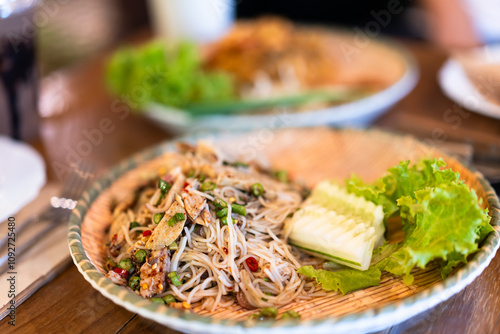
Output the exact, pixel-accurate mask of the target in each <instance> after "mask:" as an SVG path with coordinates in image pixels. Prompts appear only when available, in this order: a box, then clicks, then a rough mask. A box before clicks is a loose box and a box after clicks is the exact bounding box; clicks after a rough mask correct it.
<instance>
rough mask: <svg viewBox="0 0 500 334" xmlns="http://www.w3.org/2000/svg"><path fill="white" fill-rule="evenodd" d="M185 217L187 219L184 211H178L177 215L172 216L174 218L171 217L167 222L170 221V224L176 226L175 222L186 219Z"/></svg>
mask: <svg viewBox="0 0 500 334" xmlns="http://www.w3.org/2000/svg"><path fill="white" fill-rule="evenodd" d="M184 219H186V218H185V217H184V214H183V213H180V212H178V213H176V214H175V215H173V216H172V218H170V219H169V220H168V221H167V223H168V226H170V227H172V226H174V225H175V224H177V223H178V222H180V221H182V220H184Z"/></svg>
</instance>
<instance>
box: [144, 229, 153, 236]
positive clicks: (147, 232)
mask: <svg viewBox="0 0 500 334" xmlns="http://www.w3.org/2000/svg"><path fill="white" fill-rule="evenodd" d="M151 233H152V232H151V230H146V231H144V232H142V236H143V237H147V236H148V235H151Z"/></svg>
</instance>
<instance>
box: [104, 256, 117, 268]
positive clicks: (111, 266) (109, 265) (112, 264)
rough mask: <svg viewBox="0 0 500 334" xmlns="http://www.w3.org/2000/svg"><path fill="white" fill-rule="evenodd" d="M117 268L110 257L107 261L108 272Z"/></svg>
mask: <svg viewBox="0 0 500 334" xmlns="http://www.w3.org/2000/svg"><path fill="white" fill-rule="evenodd" d="M116 267H117V265H116V262H115V261H113V259H111V258H110V257H108V258H107V259H106V268H108V270H111V269H114V268H116Z"/></svg>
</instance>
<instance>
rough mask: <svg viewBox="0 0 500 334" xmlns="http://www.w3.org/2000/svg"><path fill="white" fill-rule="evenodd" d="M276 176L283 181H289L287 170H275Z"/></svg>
mask: <svg viewBox="0 0 500 334" xmlns="http://www.w3.org/2000/svg"><path fill="white" fill-rule="evenodd" d="M274 177H275V178H276V179H277V180H278V181H280V182H283V183H288V181H289V180H288V173H287V171H286V170H277V171H275V172H274Z"/></svg>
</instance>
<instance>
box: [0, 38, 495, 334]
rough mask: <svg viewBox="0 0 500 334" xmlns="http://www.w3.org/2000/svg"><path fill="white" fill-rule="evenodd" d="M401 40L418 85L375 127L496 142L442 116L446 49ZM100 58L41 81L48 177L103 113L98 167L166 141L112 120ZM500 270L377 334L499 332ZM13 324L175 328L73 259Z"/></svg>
mask: <svg viewBox="0 0 500 334" xmlns="http://www.w3.org/2000/svg"><path fill="white" fill-rule="evenodd" d="M405 44H406V45H407V46H408V47H409V48H410V50H411V51H412V52H413V53H414V55H415V56H416V58H417V60H418V62H419V64H420V69H421V79H420V82H419V84H418V86H417V87H416V89H415V90H414V91H413V92H412V93H411V94H410V95H409V96H408V97H407V98H405V99H404V100H403V101H402V102H400V103H399V104H398V105H396V106H395V107H394V108H392V109H391V110H390V111H389V112H388V113H387V114H385V115H384V116H383V117H382V118H380V119H379V120H377V122H376V123H375V126H378V127H381V128H384V129H388V130H391V131H400V132H407V133H413V134H416V135H418V136H420V137H424V138H430V139H431V141H434V142H435V143H438V144H439V143H440V142H441V141H442V140H443V138H444V137H445V136H446V140H445V141H450V140H467V139H468V140H472V141H473V142H475V143H481V144H485V145H488V144H491V143H495V144H500V120H495V119H491V118H487V117H483V116H480V115H477V114H474V113H469V112H466V113H465V114H464V115H467V116H466V117H463V118H462V120H461V122H460V124H457V122H456V121H454V122H450V121H449V119H448V118H447V117H446V115H445V113H446V111H447V110H448V109H453V106H454V104H453V102H452V101H450V100H448V99H447V98H446V97H445V96H444V95H443V94H442V93H441V90H440V89H439V87H438V84H437V81H436V73H437V71H438V69H439V67H440V65H441V64H442V63H443V61H444V60H445V59H446V54H445V53H444V52H442V51H439V50H437V49H435V48H434V47H432V46H430V45H428V44H425V43H417V42H405ZM104 59H105V58H104V57H97V58H95V59H93V60H91V61H89V62H86V63H84V64H81V65H79V66H77V67H75V68H72V69H71V70H68V71H66V72H64V73H62V74H60V75H58V76H57V77H55V78H54V77H53V78H52V79H53V80H51V81H50V82H49V81H46V82H44V85H45V86H44V88H48V89H49V90H52V91H51V92H52V93H54V92H55V93H56V94H55V96H56V100H55V101H56V102H57V103H55V104H54V105H50V103H53V102H54V101H50V100H49V101H47V103H48V104H49V105H50V107H49V109H52V110H53V109H54V108H55V109H56V110H59V111H61V112H62V113H61V114H60V115H55V116H52V117H50V118H46V119H44V120H43V122H42V130H41V140H40V142H37V143H35V146H36V147H37V148H38V149H39V150H40V151H41V152H42V153H43V154H44V156H45V157H46V161H47V166H48V171H49V178H50V179H57V178H58V173H56V172H55V170H54V167H55V166H56V165H58V163H59V164H62V165H65V164H66V165H67V158H68V156H71V150H72V149H73V150H74V149H75V148H76V147H77V145H78V143H79V142H81V141H82V140H83V139H85V131H87V132H91V131H92V130H93V129H98V128H99V122H101V121H102V119H104V118H109V119H110V121H111V122H112V125H113V130H112V131H110V133H105V134H103V138H102V141H101V142H98V141H96V143H97V144H96V145H94V146H93V147H92V149H91V150H90V152H85V153H86V154H87V153H88V154H87V155H86V156H85V157H82V158H84V159H86V160H91V161H93V162H94V163H95V164H96V165H97V166H98V167H99V170H100V171H101V172H102V171H105V170H106V169H107V168H109V167H110V166H112V165H114V164H115V163H117V162H118V161H120V160H121V159H124V158H125V157H127V156H129V155H130V154H132V153H134V152H137V151H139V150H141V149H143V148H146V147H148V146H151V145H153V144H155V143H158V142H160V141H163V140H166V139H169V138H172V136H171V135H169V134H167V133H165V132H164V131H163V130H161V129H160V128H159V127H158V126H156V125H155V124H152V123H151V122H149V121H147V120H146V119H144V118H142V117H140V116H138V115H134V114H127V115H125V116H124V117H122V118H123V119H121V118H120V117H119V116H120V115H121V116H123V114H121V113H117V112H116V110H117V105H116V104H114V103H116V102H113V98H111V97H110V96H108V95H107V94H106V93H105V89H104V84H103V82H102V77H103V68H104ZM47 94H49V93H47ZM72 159H75V158H74V156H73V158H72ZM59 174H60V173H59ZM63 177H64V175H63ZM499 274H500V256H497V257H496V258H495V259H494V260H493V262H492V263H491V264H490V266H489V267H488V268H487V269H486V270H485V271H484V272H483V274H482V275H481V276H480V277H479V278H477V279H476V280H475V281H474V282H473V283H472V284H471V285H469V286H468V287H467V288H466V289H465V290H463V291H462V292H460V293H459V294H457V295H455V296H454V297H452V298H450V299H449V300H447V301H445V302H443V303H441V304H440V305H438V306H436V307H434V308H433V309H431V310H430V311H428V312H425V313H424V314H421V315H419V316H416V317H414V318H412V319H410V320H408V321H406V322H404V323H402V324H399V325H396V326H394V327H391V328H388V329H387V330H385V331H383V332H384V333H385V332H387V333H500V279H498V276H499ZM16 321H17V325H16V327H15V329H16V330H18V331H19V332H20V333H25V332H26V333H30V332H39V333H55V332H68V333H78V332H92V333H113V332H116V333H118V332H120V333H136V332H151V333H174V331H172V330H170V329H168V328H166V327H163V326H161V325H158V324H157V323H155V322H153V321H151V320H148V319H144V318H142V317H140V316H138V315H136V314H133V313H130V312H128V311H127V310H125V309H124V308H122V307H120V306H117V305H115V304H113V303H112V302H111V301H109V300H108V299H106V298H105V297H103V296H102V295H101V294H100V293H99V292H97V291H96V290H94V289H93V288H92V287H91V286H90V284H89V283H87V282H86V281H85V280H84V279H83V277H82V276H81V275H80V273H79V272H78V270H77V269H76V267H75V266H74V265H72V264H68V267H67V269H65V270H64V271H63V272H62V274H60V275H59V276H58V277H56V278H55V279H54V280H53V281H52V282H50V283H48V284H47V285H45V286H44V287H43V288H41V289H40V290H39V291H38V292H36V293H35V294H34V295H33V296H32V297H31V298H30V299H28V300H27V301H26V302H25V303H23V304H22V305H20V306H19V307H18V309H17V318H16ZM13 330H14V328H13V327H12V326H9V325H8V324H7V321H6V320H5V319H4V320H3V321H2V322H1V323H0V333H9V332H12V331H13Z"/></svg>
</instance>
